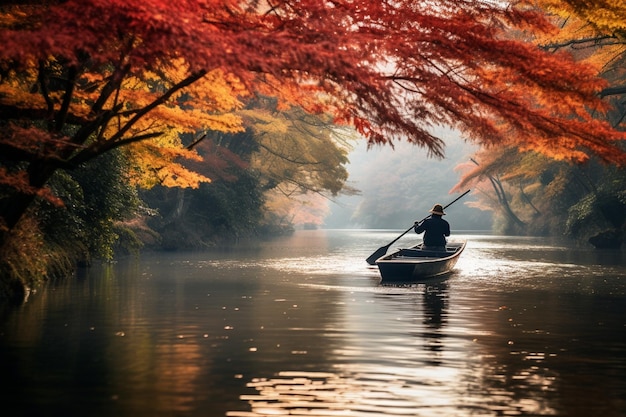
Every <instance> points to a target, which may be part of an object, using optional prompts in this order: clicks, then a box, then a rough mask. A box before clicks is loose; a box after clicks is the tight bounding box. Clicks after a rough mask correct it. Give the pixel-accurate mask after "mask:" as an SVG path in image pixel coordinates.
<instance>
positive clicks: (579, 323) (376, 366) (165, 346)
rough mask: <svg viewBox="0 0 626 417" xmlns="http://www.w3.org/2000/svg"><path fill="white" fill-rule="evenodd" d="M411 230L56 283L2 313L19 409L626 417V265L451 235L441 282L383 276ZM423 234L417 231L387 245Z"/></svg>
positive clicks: (162, 415)
mask: <svg viewBox="0 0 626 417" xmlns="http://www.w3.org/2000/svg"><path fill="white" fill-rule="evenodd" d="M401 232H402V231H392V230H390V231H367V230H365V231H324V230H320V231H301V232H300V231H299V232H297V233H296V234H295V235H294V236H291V237H285V238H284V239H276V240H273V241H269V242H266V243H265V244H264V245H262V247H260V248H259V247H254V248H248V247H246V248H235V249H230V248H219V249H216V250H214V251H209V252H191V253H184V252H181V253H158V254H145V255H143V256H142V258H141V259H129V260H127V262H119V263H118V264H115V265H108V266H106V267H103V268H100V269H98V268H96V267H94V268H92V269H90V270H87V271H84V275H83V276H80V277H78V278H77V279H75V280H69V281H67V282H58V283H56V282H55V283H50V288H49V289H48V290H47V291H45V292H42V296H40V297H35V298H33V300H31V301H29V303H28V305H26V306H25V307H24V308H23V309H21V310H19V311H16V312H15V313H14V314H12V315H11V316H10V318H9V319H8V320H7V323H6V324H5V323H0V324H2V327H1V328H0V354H1V355H0V365H1V367H2V369H6V370H7V371H6V373H5V374H6V375H9V378H11V380H12V381H15V385H16V386H17V387H18V388H17V389H16V390H14V391H11V390H10V389H9V390H4V394H0V395H4V396H3V397H0V398H1V399H2V400H3V404H4V405H3V406H4V407H5V408H6V409H7V410H14V409H21V410H24V412H23V413H21V414H19V415H18V414H11V415H12V416H17V417H30V416H32V415H63V416H67V417H83V416H84V415H85V410H88V414H89V415H90V416H91V417H111V416H116V417H170V416H178V415H180V416H189V417H196V416H198V417H200V416H211V417H213V416H216V417H217V416H228V417H261V416H263V417H266V416H267V417H271V416H287V415H290V416H308V417H312V416H313V417H333V416H353V417H378V416H381V417H382V416H384V417H394V416H395V417H404V416H407V417H408V416H413V417H431V416H432V417H475V416H489V417H506V416H525V417H530V416H532V417H534V416H540V415H542V416H543V415H558V416H562V417H595V416H603V417H622V416H626V400H624V398H626V378H625V377H624V375H626V314H624V311H625V310H624V305H626V266H625V262H624V258H623V253H622V252H596V251H589V250H586V249H584V248H582V249H581V248H575V247H569V246H566V245H563V244H562V243H561V242H554V241H546V240H545V239H539V238H508V237H501V236H489V235H472V234H466V235H461V234H459V235H455V236H453V238H454V239H467V241H468V245H467V248H466V250H465V252H464V253H463V254H462V256H461V259H460V260H459V262H458V263H457V266H456V268H455V270H454V271H453V272H452V273H451V274H449V275H447V276H445V277H442V278H441V279H438V280H434V281H429V282H421V283H408V284H403V285H398V284H384V283H382V282H381V279H380V274H379V272H378V269H377V267H376V266H370V265H368V264H367V262H366V261H365V259H366V258H367V257H368V256H369V255H370V254H372V253H373V252H374V251H376V249H378V248H380V247H384V246H385V245H387V244H389V242H391V241H392V240H394V239H395V238H396V237H398V235H399V233H401ZM417 241H418V239H417V237H416V235H415V234H411V233H409V234H408V235H407V236H406V238H403V239H401V240H399V241H397V242H396V243H394V244H393V245H390V246H391V247H390V248H389V250H394V249H396V248H401V247H409V246H410V245H412V244H414V243H416V242H417Z"/></svg>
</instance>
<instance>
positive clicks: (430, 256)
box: [376, 241, 466, 282]
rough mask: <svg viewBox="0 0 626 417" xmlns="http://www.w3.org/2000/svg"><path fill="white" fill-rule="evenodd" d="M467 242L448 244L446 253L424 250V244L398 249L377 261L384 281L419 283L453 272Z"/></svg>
mask: <svg viewBox="0 0 626 417" xmlns="http://www.w3.org/2000/svg"><path fill="white" fill-rule="evenodd" d="M465 243H466V242H465V241H461V242H448V244H447V245H446V250H445V251H432V250H424V249H422V244H421V243H420V244H418V245H415V246H412V247H410V248H408V249H398V250H396V251H395V252H391V253H389V254H387V255H384V256H381V257H380V258H378V259H377V260H376V265H378V269H379V270H380V275H381V276H382V278H383V281H395V282H419V281H422V280H428V279H432V278H435V277H441V276H442V275H444V274H447V273H449V272H450V271H452V269H453V268H454V266H455V265H456V262H457V261H458V260H459V257H460V256H461V253H462V252H463V249H465Z"/></svg>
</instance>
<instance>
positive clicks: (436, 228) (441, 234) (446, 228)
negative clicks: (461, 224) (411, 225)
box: [415, 214, 450, 246]
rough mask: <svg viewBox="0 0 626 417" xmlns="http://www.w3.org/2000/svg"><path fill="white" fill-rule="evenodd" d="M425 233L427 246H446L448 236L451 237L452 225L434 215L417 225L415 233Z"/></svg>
mask: <svg viewBox="0 0 626 417" xmlns="http://www.w3.org/2000/svg"><path fill="white" fill-rule="evenodd" d="M422 232H424V245H425V246H446V236H450V223H448V222H447V221H445V220H444V219H442V218H441V216H437V215H435V214H433V215H432V216H430V217H429V218H427V219H426V220H424V221H423V222H421V223H419V224H417V225H415V233H418V234H419V233H422Z"/></svg>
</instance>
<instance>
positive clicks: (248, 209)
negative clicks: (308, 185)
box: [142, 169, 265, 250]
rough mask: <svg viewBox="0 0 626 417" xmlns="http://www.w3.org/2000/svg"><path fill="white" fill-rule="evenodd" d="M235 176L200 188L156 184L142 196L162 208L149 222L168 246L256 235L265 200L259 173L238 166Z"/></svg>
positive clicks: (185, 246)
mask: <svg viewBox="0 0 626 417" xmlns="http://www.w3.org/2000/svg"><path fill="white" fill-rule="evenodd" d="M234 171H236V172H234V173H235V174H236V175H235V177H234V178H235V179H231V180H215V181H213V182H211V183H209V184H202V185H200V187H199V188H198V189H193V190H190V189H184V190H183V189H171V188H170V189H168V188H165V187H154V188H153V189H150V190H146V191H143V192H142V199H143V200H144V201H145V202H146V203H147V204H148V205H149V206H150V207H152V208H155V209H156V210H157V211H158V212H159V214H160V215H159V216H154V217H152V218H151V219H149V220H148V222H147V223H148V225H149V226H150V227H151V228H152V229H153V230H154V231H156V232H157V233H159V234H160V235H161V243H160V247H161V248H164V249H170V250H173V249H199V248H203V247H208V246H214V245H215V244H217V243H224V242H235V241H237V240H238V239H242V238H247V237H251V236H254V235H256V233H257V227H258V225H259V223H260V221H261V219H262V218H263V213H262V207H263V204H264V202H265V200H264V197H263V190H262V187H261V186H260V183H259V176H258V174H257V173H255V172H254V171H250V170H245V169H240V170H234Z"/></svg>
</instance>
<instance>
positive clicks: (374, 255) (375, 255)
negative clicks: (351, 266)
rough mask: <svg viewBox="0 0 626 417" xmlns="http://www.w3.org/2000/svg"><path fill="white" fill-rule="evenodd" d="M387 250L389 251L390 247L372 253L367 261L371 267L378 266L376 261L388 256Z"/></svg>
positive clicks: (383, 247)
mask: <svg viewBox="0 0 626 417" xmlns="http://www.w3.org/2000/svg"><path fill="white" fill-rule="evenodd" d="M387 249H389V245H387V246H382V247H380V248H378V249H377V250H376V252H374V253H372V254H371V255H370V256H369V257H368V258H367V259H366V260H365V261H366V262H367V263H368V264H370V265H376V259H378V258H380V257H381V256H383V255H384V254H386V253H387Z"/></svg>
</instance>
